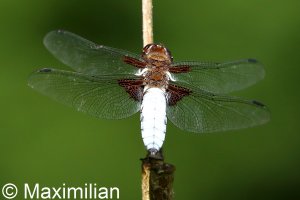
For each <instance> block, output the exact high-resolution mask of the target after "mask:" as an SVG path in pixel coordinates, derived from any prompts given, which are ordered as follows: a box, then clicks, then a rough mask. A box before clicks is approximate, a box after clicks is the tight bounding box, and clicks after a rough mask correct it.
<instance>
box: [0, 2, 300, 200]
mask: <svg viewBox="0 0 300 200" xmlns="http://www.w3.org/2000/svg"><path fill="white" fill-rule="evenodd" d="M140 8H141V2H140V1H125V0H121V1H96V0H90V1H82V0H81V1H79V0H74V1H58V0H52V1H50V0H43V1H38V0H30V1H15V0H12V1H7V0H1V1H0V26H1V28H0V67H1V71H0V97H1V98H0V108H1V109H0V112H1V114H0V186H1V187H2V185H3V184H5V183H8V182H13V183H16V184H17V185H18V184H19V185H21V184H23V183H25V182H28V183H31V184H33V183H36V182H38V183H40V184H43V185H46V186H60V185H61V184H62V183H68V184H69V185H80V184H83V183H97V184H98V185H103V186H107V187H109V186H116V187H119V188H120V191H121V193H120V195H121V199H140V198H141V191H140V177H141V175H140V161H139V158H142V157H144V156H145V149H144V147H143V143H142V140H141V136H140V124H139V115H138V114H137V115H135V116H134V117H131V118H129V119H125V120H120V121H108V120H99V119H95V118H91V117H89V116H86V115H84V114H82V113H78V112H76V111H74V110H72V109H70V108H68V107H65V106H63V105H61V104H59V103H57V102H54V101H52V100H51V99H50V98H47V97H45V96H42V95H40V94H38V93H37V92H35V91H33V90H31V89H30V88H29V87H28V86H27V83H26V82H27V81H26V80H27V77H28V75H29V74H30V72H31V71H33V70H35V69H37V68H42V67H53V66H54V67H56V68H65V69H67V67H66V66H63V64H61V63H59V62H58V61H57V60H55V59H54V57H53V56H51V55H50V54H49V53H48V52H47V50H46V49H45V48H44V47H43V44H42V39H43V36H44V35H45V34H46V33H47V32H49V31H51V30H55V29H65V30H69V31H71V32H74V33H76V34H79V35H82V36H83V37H85V38H87V39H89V40H92V41H95V42H97V43H100V44H104V45H107V46H112V47H117V48H122V49H126V50H130V51H133V52H140V51H141V48H142V38H141V37H142V34H141V9H140ZM299 8H300V1H296V0H287V1H279V0H275V1H274V0H273V1H271V0H229V1H208V0H202V1H197V0H190V1H172V0H165V1H157V0H154V36H155V41H156V42H161V43H163V44H165V45H166V46H167V47H168V48H169V49H170V50H171V51H172V53H173V56H174V58H175V60H216V61H226V60H235V59H240V58H248V57H254V58H257V59H258V60H260V61H261V62H262V63H264V64H265V69H266V77H265V79H264V80H263V81H262V82H260V83H259V84H257V85H255V86H253V87H251V88H249V89H247V90H245V91H242V92H239V93H236V95H239V96H243V97H246V98H256V99H259V100H261V101H262V102H264V103H265V104H267V105H268V106H269V107H270V110H271V112H272V120H271V122H270V123H268V124H266V125H264V126H259V127H255V128H251V129H246V130H238V131H232V132H226V133H214V134H202V135H196V134H192V133H186V132H183V131H181V130H179V129H177V128H176V127H175V126H173V125H172V124H171V123H169V124H168V130H167V137H166V142H165V145H164V149H165V156H166V160H167V162H170V163H172V164H174V165H176V168H177V171H176V177H175V186H174V189H175V199H205V200H217V199H230V200H233V199H237V200H241V199H249V200H250V199H251V200H253V199H256V200H257V199H264V200H266V199H272V200H274V199H285V200H287V199H299V198H300V194H299V193H300V190H299V186H300V172H299V171H300V170H299V169H300V159H299V158H300V145H299V142H300V123H299V120H300V103H299V102H300V94H299V86H300V78H299V74H300V69H299V68H300V65H299V63H300V54H299V53H300V12H299ZM233 81H234V80H233ZM20 199H21V198H20Z"/></svg>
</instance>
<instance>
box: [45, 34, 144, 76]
mask: <svg viewBox="0 0 300 200" xmlns="http://www.w3.org/2000/svg"><path fill="white" fill-rule="evenodd" d="M44 44H45V46H46V48H47V49H48V50H49V51H50V52H51V53H52V54H53V55H54V56H55V57H56V58H57V59H58V60H60V61H61V62H63V63H64V64H66V65H67V66H69V67H71V68H72V69H74V70H75V71H77V72H82V73H85V74H92V75H112V74H114V75H115V76H116V75H120V77H122V76H123V75H124V74H125V75H128V74H135V73H137V72H138V68H137V67H134V66H132V65H129V64H127V63H126V62H125V61H124V59H125V58H127V57H130V58H132V59H135V60H136V61H139V56H138V55H136V54H133V53H130V52H127V51H124V50H120V49H115V48H111V47H106V46H103V45H97V44H95V43H93V42H91V41H88V40H86V39H84V38H82V37H80V36H78V35H76V34H74V33H70V32H67V31H61V30H60V31H52V32H50V33H48V34H47V35H46V36H45V38H44Z"/></svg>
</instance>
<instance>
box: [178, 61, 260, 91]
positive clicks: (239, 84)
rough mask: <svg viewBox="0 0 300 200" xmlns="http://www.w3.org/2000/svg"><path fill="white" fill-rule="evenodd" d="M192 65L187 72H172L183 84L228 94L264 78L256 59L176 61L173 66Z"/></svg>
mask: <svg viewBox="0 0 300 200" xmlns="http://www.w3.org/2000/svg"><path fill="white" fill-rule="evenodd" d="M182 66H188V67H190V70H191V71H189V72H186V73H172V75H173V76H174V79H175V80H176V82H177V83H180V84H181V86H187V87H188V86H193V87H197V88H199V89H201V90H205V91H208V92H212V93H218V94H226V93H229V92H233V91H237V90H241V89H243V88H246V87H248V86H251V85H253V84H254V83H256V82H258V81H259V80H261V79H263V78H264V74H265V72H264V68H263V66H262V64H261V63H259V62H258V61H256V60H255V59H245V60H238V61H232V62H224V63H213V62H193V61H191V62H176V63H174V64H173V67H175V68H176V67H182Z"/></svg>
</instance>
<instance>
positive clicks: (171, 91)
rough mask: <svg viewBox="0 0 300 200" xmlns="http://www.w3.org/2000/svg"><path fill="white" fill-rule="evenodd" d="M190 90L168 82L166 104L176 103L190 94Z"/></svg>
mask: <svg viewBox="0 0 300 200" xmlns="http://www.w3.org/2000/svg"><path fill="white" fill-rule="evenodd" d="M191 92H192V91H191V90H189V89H187V88H184V87H180V86H177V85H173V84H169V86H168V89H167V100H168V105H169V106H173V105H176V103H177V102H178V101H180V100H181V99H182V98H183V97H185V96H188V95H190V94H191Z"/></svg>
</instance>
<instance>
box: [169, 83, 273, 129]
mask: <svg viewBox="0 0 300 200" xmlns="http://www.w3.org/2000/svg"><path fill="white" fill-rule="evenodd" d="M169 92H171V91H169ZM177 93H178V91H177ZM169 96H170V94H169ZM167 116H168V119H169V120H170V121H171V122H172V123H173V124H175V125H176V126H177V127H179V128H181V129H183V130H186V131H190V132H197V133H204V132H217V131H226V130H233V129H241V128H247V127H252V126H255V125H259V124H263V123H266V122H267V121H269V118H270V114H269V111H268V109H267V107H266V106H264V105H263V104H261V103H259V102H258V101H254V100H253V101H251V100H244V99H240V98H236V97H228V96H222V95H215V94H212V93H208V92H205V91H201V90H195V89H194V90H192V91H191V92H190V93H189V94H188V95H187V96H183V98H182V99H180V100H179V101H177V102H176V104H174V103H173V105H169V106H168V109H167Z"/></svg>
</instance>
